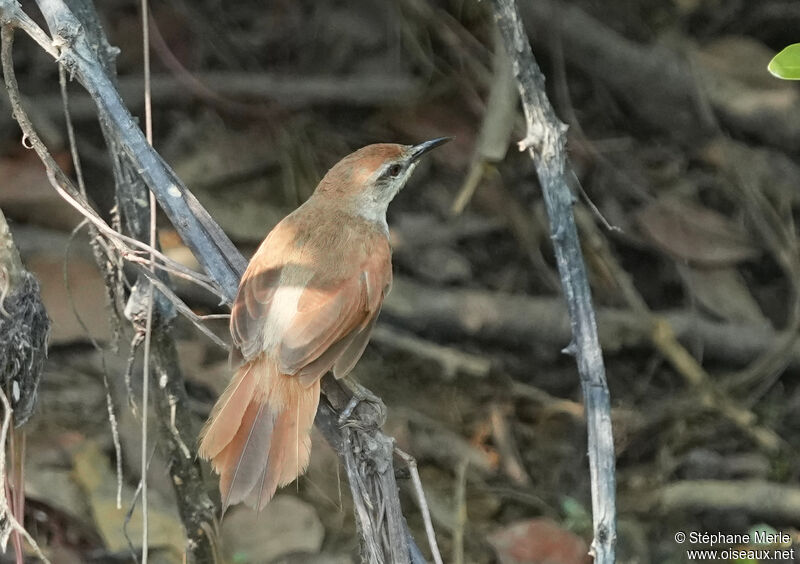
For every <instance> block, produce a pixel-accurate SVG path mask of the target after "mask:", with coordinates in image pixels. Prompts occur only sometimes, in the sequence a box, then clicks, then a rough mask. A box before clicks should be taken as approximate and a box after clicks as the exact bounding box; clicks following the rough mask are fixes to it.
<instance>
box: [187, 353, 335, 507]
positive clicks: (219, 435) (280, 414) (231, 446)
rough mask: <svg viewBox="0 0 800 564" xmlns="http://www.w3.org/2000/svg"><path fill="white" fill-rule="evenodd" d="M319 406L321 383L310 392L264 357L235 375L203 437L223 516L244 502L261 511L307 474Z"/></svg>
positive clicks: (203, 451)
mask: <svg viewBox="0 0 800 564" xmlns="http://www.w3.org/2000/svg"><path fill="white" fill-rule="evenodd" d="M318 403H319V379H316V380H315V381H313V382H312V383H310V385H307V386H306V385H304V384H303V383H301V381H300V380H299V379H298V378H296V377H295V376H287V375H285V374H280V373H279V371H278V368H277V366H276V363H275V362H272V361H270V360H269V359H268V358H266V357H265V356H260V357H258V358H256V359H254V360H252V361H251V362H248V363H247V364H244V365H243V366H241V367H240V368H239V369H238V370H237V371H236V374H235V375H234V377H233V379H231V382H230V384H228V387H227V388H226V389H225V392H224V393H223V394H222V396H220V398H219V400H218V401H217V404H216V405H215V406H214V410H213V411H212V413H211V417H209V420H208V422H207V423H206V425H205V427H204V428H203V431H202V432H201V434H200V437H201V439H200V450H199V453H200V456H201V457H203V458H205V459H209V460H211V465H212V467H213V468H214V470H215V471H216V472H217V473H218V474H219V476H220V480H219V489H220V494H221V495H222V506H223V511H225V509H227V508H228V506H229V505H231V504H235V503H240V502H244V503H246V504H247V505H249V506H251V507H253V508H254V509H257V510H261V509H263V508H264V506H265V505H266V504H267V503H268V502H269V500H270V499H272V496H273V495H275V490H276V489H277V488H278V487H279V486H285V485H286V484H288V483H290V482H291V481H292V480H294V479H295V478H297V477H298V476H300V475H301V474H303V472H305V470H306V467H307V466H308V459H309V455H310V453H311V435H310V433H311V425H312V424H313V423H314V415H315V414H316V412H317V405H318Z"/></svg>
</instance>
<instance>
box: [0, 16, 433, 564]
mask: <svg viewBox="0 0 800 564" xmlns="http://www.w3.org/2000/svg"><path fill="white" fill-rule="evenodd" d="M82 1H85V0H82ZM76 2H77V0H76ZM37 3H38V5H39V8H40V10H41V11H42V14H43V15H44V17H45V20H46V21H47V24H48V27H49V28H50V31H51V34H52V36H53V44H54V45H56V46H57V48H58V61H59V62H60V63H61V64H63V65H65V67H66V68H67V69H68V70H69V71H70V72H71V73H72V74H73V75H74V76H75V77H76V78H77V79H78V81H79V82H80V83H81V84H83V86H84V87H85V88H86V90H87V91H88V92H89V94H90V96H91V97H92V99H93V100H94V102H95V103H96V104H97V107H98V111H99V114H100V117H101V123H102V124H103V125H104V132H106V133H107V134H108V135H110V136H111V137H113V139H114V140H115V142H116V146H117V147H118V148H119V149H120V150H121V152H122V153H123V154H124V155H125V158H126V159H127V160H128V161H129V163H130V165H131V166H132V168H133V170H135V171H136V174H137V175H139V176H140V177H141V179H142V180H144V182H145V183H146V184H147V186H148V187H149V188H150V189H151V190H152V191H153V193H154V194H155V196H156V198H157V200H158V202H159V204H160V205H161V207H162V208H163V210H164V211H165V213H166V215H167V216H168V217H169V219H170V221H171V222H172V223H173V225H174V226H175V227H176V229H177V230H178V232H179V234H180V235H181V237H182V238H183V240H184V241H185V242H186V244H187V245H188V246H189V248H190V249H191V250H192V252H193V253H194V255H195V256H196V257H197V259H198V260H199V262H200V263H201V264H202V265H203V267H204V269H205V271H206V272H207V273H208V275H209V276H210V277H211V278H212V279H213V280H214V282H215V283H216V284H217V285H218V286H219V289H220V291H221V293H222V295H223V296H224V299H225V301H227V302H228V303H230V302H231V301H232V300H233V298H234V297H235V295H236V291H237V288H238V283H239V279H240V277H241V275H242V274H243V272H244V269H245V267H246V264H247V263H246V260H245V259H244V257H242V255H241V254H240V253H239V252H238V250H237V249H236V247H235V246H234V245H233V243H231V241H230V239H228V237H227V236H226V235H225V233H224V232H223V231H222V230H221V229H220V227H219V226H218V225H217V224H216V222H214V220H213V219H212V218H211V216H210V215H209V214H208V212H207V211H206V210H205V209H204V208H203V207H202V206H201V205H200V203H199V202H198V201H197V199H196V198H195V197H194V196H193V195H192V194H191V192H189V191H188V190H187V189H186V187H185V186H184V185H183V183H182V182H181V180H180V179H179V178H178V177H177V175H176V174H175V173H174V172H173V171H172V169H170V168H169V166H168V165H167V164H166V163H165V162H164V161H163V160H162V158H161V157H160V156H159V155H158V153H156V152H155V151H154V150H153V149H152V148H151V147H150V146H149V145H148V143H147V140H146V138H145V136H144V134H143V133H142V131H141V130H140V129H139V127H138V126H137V124H136V122H135V120H134V119H133V117H132V116H131V114H130V112H129V111H128V110H127V108H126V107H125V105H124V104H123V102H122V99H121V97H120V95H119V92H118V91H117V89H116V87H115V85H114V82H113V80H112V78H111V76H110V74H109V72H108V67H107V66H104V65H103V64H102V63H101V62H100V61H99V59H98V54H97V52H96V47H97V45H94V47H93V43H92V42H91V41H89V40H88V38H87V36H86V33H85V30H84V29H83V27H82V26H81V22H80V21H79V20H78V19H77V18H76V17H75V15H74V14H73V13H72V12H71V11H70V9H69V8H68V7H67V5H66V4H65V3H64V2H63V0H37ZM19 13H20V12H19V9H18V7H17V6H16V4H15V3H13V4H12V2H11V0H0V18H3V19H4V20H5V21H9V22H11V23H13V24H14V25H19V19H20V17H19ZM100 45H101V46H102V45H107V44H105V43H101V44H100ZM9 62H10V61H9ZM40 156H41V155H40ZM43 158H44V157H43ZM53 174H58V173H57V172H54V173H53ZM56 180H58V184H59V185H61V186H64V185H65V184H67V183H68V179H66V181H65V180H64V179H63V178H56ZM136 234H137V238H144V235H143V234H142V233H139V232H138V231H136ZM129 305H130V304H129ZM154 337H155V338H156V347H155V351H156V354H155V356H154V361H155V362H156V364H157V365H158V368H157V370H156V372H160V373H162V374H163V375H164V376H163V377H164V381H165V382H167V389H165V390H164V391H165V392H166V395H164V394H158V395H157V396H156V397H157V406H156V407H157V411H158V412H159V418H160V420H162V421H163V415H162V414H163V413H165V412H166V413H167V414H169V412H170V411H171V410H172V409H173V408H174V407H175V406H177V407H178V409H182V405H183V404H184V399H185V389H184V388H183V381H182V379H181V378H180V373H179V371H178V369H177V360H175V359H174V358H173V357H174V344H172V345H170V342H171V341H168V340H166V336H164V335H163V334H161V333H160V332H158V331H156V332H154ZM162 400H164V401H162ZM173 400H174V402H175V403H172V404H170V402H171V401H173ZM357 413H361V412H360V411H358V412H357ZM186 417H188V414H186V413H183V414H181V413H179V414H178V417H177V419H178V420H179V421H181V425H178V426H177V428H178V429H180V430H181V434H184V433H186V432H187V428H186V427H185V423H186V422H187V420H186ZM316 422H317V425H318V426H320V427H321V428H323V427H324V428H325V429H324V434H325V435H326V438H328V440H329V441H331V442H333V443H334V444H338V445H340V446H341V445H342V444H344V442H343V441H342V440H341V438H342V430H341V429H340V428H339V424H338V417H337V415H336V413H335V411H333V410H325V409H321V410H320V412H319V414H318V416H317V419H316ZM357 423H358V422H357ZM360 425H361V426H363V427H364V428H368V427H369V425H368V424H367V423H365V422H361V423H360ZM373 427H374V425H373ZM369 440H370V441H373V443H372V444H375V443H374V441H378V442H380V443H381V444H385V445H386V448H380V449H366V448H363V446H364V445H363V444H360V443H359V444H357V445H356V446H354V447H353V448H352V449H342V448H338V449H337V450H338V451H339V454H340V456H341V457H342V458H343V460H345V461H346V463H347V464H351V465H352V464H355V465H356V466H357V467H358V468H359V469H360V472H363V475H364V476H366V478H367V479H368V482H367V483H366V484H365V485H366V486H368V489H361V490H358V489H357V488H355V489H354V498H357V499H368V500H370V503H372V504H374V506H375V507H378V508H381V518H380V519H379V520H378V521H377V523H378V525H379V527H377V528H373V529H372V530H371V531H366V530H365V529H364V528H363V527H362V528H361V535H362V541H363V542H362V544H366V543H371V544H372V545H374V546H378V547H386V548H387V549H388V550H389V552H388V553H389V554H391V557H390V560H389V561H391V562H407V561H413V562H415V563H416V562H418V561H420V557H419V549H418V548H417V547H416V545H415V544H414V541H413V539H412V538H411V537H410V535H409V533H408V528H407V525H406V524H405V519H404V518H403V515H402V511H401V508H400V502H399V498H398V493H397V487H396V484H395V481H394V470H393V463H392V447H391V445H392V440H391V439H390V438H389V437H387V436H386V435H384V434H383V433H382V432H380V431H379V430H377V428H375V429H374V430H373V431H371V432H370V433H369ZM187 444H191V441H188V442H187ZM168 446H169V448H170V449H172V450H173V455H172V457H171V460H172V464H176V465H183V469H184V470H185V471H186V472H188V473H189V474H187V475H190V476H191V475H192V474H191V473H192V472H196V473H197V476H196V478H197V479H199V472H198V471H197V467H196V464H195V463H194V461H193V460H188V461H187V460H184V457H183V453H182V450H181V449H180V448H179V447H178V445H176V444H174V442H173V441H170V443H169V445H168ZM348 459H349V461H348ZM173 475H176V474H175V473H173ZM197 479H194V478H193V480H192V481H191V482H190V483H188V484H184V487H183V488H182V491H179V492H178V497H179V499H180V500H181V503H179V506H180V509H181V511H182V512H183V510H184V509H187V510H189V509H192V507H194V509H197V510H198V511H199V512H200V513H202V512H203V511H204V510H203V509H202V508H198V507H196V505H195V506H191V505H185V504H183V503H182V502H183V501H184V500H188V502H191V500H190V495H191V494H193V493H194V494H197V496H198V499H204V496H205V494H204V492H203V491H202V488H196V485H197V483H198V482H197ZM372 486H375V488H376V489H371V488H372ZM353 487H354V486H353V483H352V482H351V488H353ZM193 488H194V489H193ZM178 489H179V486H178V485H177V484H176V491H177V490H178ZM360 495H361V496H367V497H361V498H359V496H360ZM182 516H183V517H184V522H185V523H186V522H187V519H190V518H191V516H187V515H185V514H184V515H182ZM359 523H360V524H361V525H363V524H364V523H362V522H361V521H360V520H359ZM206 525H208V523H207V521H204V520H202V519H201V522H200V524H198V525H197V527H195V529H197V530H198V531H201V532H202V531H203V530H207V529H209V527H207V526H206ZM187 532H188V533H189V534H190V535H191V534H193V533H195V532H196V531H189V530H188V526H187ZM369 533H371V536H369V537H368V538H367V536H366V535H367V534H369ZM212 542H213V539H212ZM365 557H366V556H365Z"/></svg>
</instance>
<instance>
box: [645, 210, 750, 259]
mask: <svg viewBox="0 0 800 564" xmlns="http://www.w3.org/2000/svg"><path fill="white" fill-rule="evenodd" d="M636 223H637V224H638V226H639V229H640V230H641V232H642V233H643V234H644V235H645V236H646V237H647V238H648V239H649V240H650V241H651V242H652V243H653V244H654V245H655V246H656V247H658V248H659V249H660V250H662V251H664V252H665V253H667V254H669V255H672V256H673V257H675V258H678V259H682V260H686V261H689V262H694V263H698V264H703V265H708V266H723V265H732V264H736V263H738V262H741V261H743V260H747V259H752V258H754V257H756V256H758V255H759V254H760V252H761V251H760V250H759V249H758V247H756V246H755V245H754V244H753V242H752V241H750V239H749V238H748V236H747V234H746V233H744V231H743V230H741V229H740V228H738V226H736V225H735V224H734V223H733V222H731V221H730V220H729V219H727V218H726V217H725V216H723V215H722V214H720V213H718V212H716V211H713V210H710V209H708V208H705V207H702V206H700V205H698V204H694V203H690V202H688V201H684V200H677V199H673V198H669V199H662V200H657V201H655V202H653V203H652V204H649V205H647V206H645V207H644V208H643V209H640V210H639V211H637V212H636Z"/></svg>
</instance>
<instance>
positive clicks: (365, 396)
mask: <svg viewBox="0 0 800 564" xmlns="http://www.w3.org/2000/svg"><path fill="white" fill-rule="evenodd" d="M348 384H349V386H348V388H350V392H351V393H352V396H351V397H350V401H348V402H347V405H346V406H345V407H344V409H343V410H342V411H341V412H340V413H339V425H340V426H342V427H344V426H346V425H351V424H353V423H365V422H368V421H370V420H373V421H374V422H375V427H381V426H383V424H384V422H385V421H386V406H385V405H384V403H383V401H382V400H381V398H379V397H378V396H376V395H375V394H373V393H372V392H370V391H369V390H368V389H367V388H365V387H364V386H361V385H360V384H357V383H355V382H348ZM364 402H366V403H369V404H372V405H373V406H374V412H375V413H374V416H373V414H370V416H368V417H366V418H364V417H362V418H359V419H358V420H357V421H353V420H351V419H350V418H351V417H352V415H353V412H354V411H355V409H356V407H358V406H359V404H361V403H364Z"/></svg>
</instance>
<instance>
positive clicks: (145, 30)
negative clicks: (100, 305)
mask: <svg viewBox="0 0 800 564" xmlns="http://www.w3.org/2000/svg"><path fill="white" fill-rule="evenodd" d="M141 2H142V55H143V59H144V122H145V135H146V137H147V144H148V145H150V146H151V147H152V146H153V105H152V103H151V98H150V27H149V20H148V18H149V10H148V4H147V0H141ZM147 201H148V203H149V205H150V233H149V235H150V248H151V249H155V248H156V245H157V243H158V241H157V233H156V198H155V196H154V195H153V191H152V190H148V191H147ZM155 260H156V257H155V255H154V254H153V252H152V251H151V252H150V272H151V273H152V274H153V275H155V272H156V266H155ZM154 296H155V287H154V285H153V282H152V281H149V283H148V285H147V316H146V319H145V327H144V352H143V357H144V360H143V362H142V453H141V456H142V471H141V474H142V564H147V558H148V553H149V547H148V538H147V533H148V530H147V529H148V515H147V416H148V407H149V405H150V345H151V343H152V337H153V299H154Z"/></svg>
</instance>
